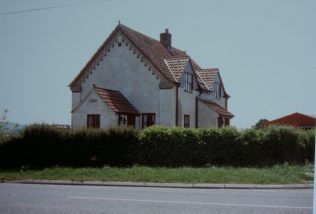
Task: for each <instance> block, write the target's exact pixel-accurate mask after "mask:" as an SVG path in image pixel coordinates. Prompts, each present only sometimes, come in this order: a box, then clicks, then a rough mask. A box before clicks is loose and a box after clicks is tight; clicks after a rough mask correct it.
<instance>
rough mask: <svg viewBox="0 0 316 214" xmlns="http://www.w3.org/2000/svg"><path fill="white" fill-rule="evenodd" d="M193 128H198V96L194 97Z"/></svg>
mask: <svg viewBox="0 0 316 214" xmlns="http://www.w3.org/2000/svg"><path fill="white" fill-rule="evenodd" d="M195 128H199V98H198V97H195Z"/></svg>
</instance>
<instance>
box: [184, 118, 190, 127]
mask: <svg viewBox="0 0 316 214" xmlns="http://www.w3.org/2000/svg"><path fill="white" fill-rule="evenodd" d="M183 127H184V128H190V115H184V117H183Z"/></svg>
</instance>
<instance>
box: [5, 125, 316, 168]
mask: <svg viewBox="0 0 316 214" xmlns="http://www.w3.org/2000/svg"><path fill="white" fill-rule="evenodd" d="M314 142H315V131H303V130H297V129H294V128H290V127H269V128H265V129H254V128H251V129H245V130H237V129H236V128H233V127H226V128H221V129H218V128H207V129H206V128H199V129H185V128H167V127H163V126H152V127H149V128H147V129H143V130H135V129H59V128H55V127H51V126H47V125H33V126H30V127H28V128H26V129H25V130H24V132H23V133H22V134H21V135H20V136H15V137H9V138H6V140H2V143H0V168H4V167H7V168H8V167H9V168H12V167H21V166H29V167H50V166H55V165H59V166H70V167H83V166H96V167H99V166H103V165H111V166H130V165H133V164H141V165H147V166H166V167H180V166H208V165H218V166H267V165H275V164H283V163H290V164H291V163H295V164H297V163H305V162H306V160H308V161H313V159H314Z"/></svg>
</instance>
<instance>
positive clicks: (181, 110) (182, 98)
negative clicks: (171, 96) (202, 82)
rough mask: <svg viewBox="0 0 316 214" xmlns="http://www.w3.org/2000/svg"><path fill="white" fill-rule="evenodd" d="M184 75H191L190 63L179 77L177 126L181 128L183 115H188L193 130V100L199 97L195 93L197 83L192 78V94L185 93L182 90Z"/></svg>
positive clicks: (194, 120)
mask: <svg viewBox="0 0 316 214" xmlns="http://www.w3.org/2000/svg"><path fill="white" fill-rule="evenodd" d="M185 73H190V74H193V70H192V67H191V65H190V63H188V64H187V65H186V66H185V68H184V72H183V73H182V75H181V86H180V87H179V96H178V100H179V102H178V126H180V127H183V126H184V124H183V122H184V115H190V128H195V122H196V119H195V114H196V112H195V110H196V107H195V99H196V97H197V96H198V95H199V92H198V91H197V87H198V86H197V82H196V78H195V77H194V76H193V90H192V92H186V91H185V90H184V76H185Z"/></svg>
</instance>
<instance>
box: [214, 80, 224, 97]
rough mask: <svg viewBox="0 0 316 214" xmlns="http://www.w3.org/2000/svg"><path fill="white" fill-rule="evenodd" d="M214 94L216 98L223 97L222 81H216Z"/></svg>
mask: <svg viewBox="0 0 316 214" xmlns="http://www.w3.org/2000/svg"><path fill="white" fill-rule="evenodd" d="M214 96H215V98H216V99H218V98H221V97H222V84H221V83H218V82H216V83H214Z"/></svg>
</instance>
